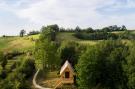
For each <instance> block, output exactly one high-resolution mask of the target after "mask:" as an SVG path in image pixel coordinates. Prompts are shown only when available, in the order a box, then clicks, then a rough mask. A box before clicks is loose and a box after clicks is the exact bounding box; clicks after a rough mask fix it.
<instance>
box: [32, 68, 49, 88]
mask: <svg viewBox="0 0 135 89" xmlns="http://www.w3.org/2000/svg"><path fill="white" fill-rule="evenodd" d="M39 71H40V69H38V70H37V72H36V73H35V75H34V78H33V85H34V87H35V88H37V89H52V88H45V87H42V86H40V85H38V84H37V83H36V77H37V75H38V73H39Z"/></svg>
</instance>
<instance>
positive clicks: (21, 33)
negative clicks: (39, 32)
mask: <svg viewBox="0 0 135 89" xmlns="http://www.w3.org/2000/svg"><path fill="white" fill-rule="evenodd" d="M25 33H26V31H25V30H24V29H22V30H21V31H20V37H23V36H24V34H25Z"/></svg>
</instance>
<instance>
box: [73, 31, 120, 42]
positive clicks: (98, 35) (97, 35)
mask: <svg viewBox="0 0 135 89" xmlns="http://www.w3.org/2000/svg"><path fill="white" fill-rule="evenodd" d="M75 37H77V38H79V39H83V40H107V39H110V38H111V39H118V36H117V35H116V34H114V33H107V32H93V33H89V34H88V33H82V32H80V33H76V34H75Z"/></svg>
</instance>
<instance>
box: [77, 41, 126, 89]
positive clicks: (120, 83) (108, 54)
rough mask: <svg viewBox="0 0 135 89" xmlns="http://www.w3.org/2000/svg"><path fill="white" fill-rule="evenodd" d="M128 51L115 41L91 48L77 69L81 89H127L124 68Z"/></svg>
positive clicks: (83, 55)
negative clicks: (123, 64)
mask: <svg viewBox="0 0 135 89" xmlns="http://www.w3.org/2000/svg"><path fill="white" fill-rule="evenodd" d="M126 50H127V49H126V47H125V46H124V45H123V44H122V43H120V42H115V41H108V42H103V43H101V44H100V45H96V46H92V47H90V48H89V49H88V50H87V51H86V52H85V53H84V54H82V55H81V57H80V59H79V62H78V64H77V67H76V70H77V75H78V79H77V82H78V85H79V88H80V89H84V88H85V89H92V88H96V89H102V88H104V89H127V86H126V77H124V76H125V75H124V74H123V68H122V62H123V61H124V60H125V56H126V54H125V52H126ZM124 78H125V79H124Z"/></svg>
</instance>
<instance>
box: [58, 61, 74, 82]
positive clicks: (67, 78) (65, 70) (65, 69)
mask: <svg viewBox="0 0 135 89" xmlns="http://www.w3.org/2000/svg"><path fill="white" fill-rule="evenodd" d="M74 75H75V73H74V69H73V67H72V66H71V64H70V63H69V62H68V60H66V62H65V63H64V65H63V66H62V67H61V70H60V79H61V81H62V83H63V84H73V83H74Z"/></svg>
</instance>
